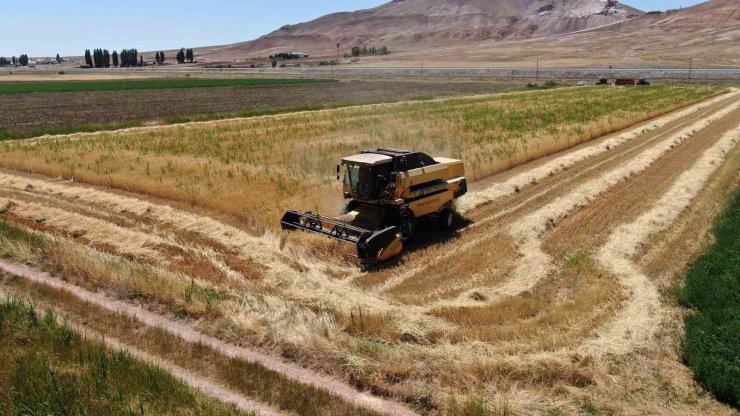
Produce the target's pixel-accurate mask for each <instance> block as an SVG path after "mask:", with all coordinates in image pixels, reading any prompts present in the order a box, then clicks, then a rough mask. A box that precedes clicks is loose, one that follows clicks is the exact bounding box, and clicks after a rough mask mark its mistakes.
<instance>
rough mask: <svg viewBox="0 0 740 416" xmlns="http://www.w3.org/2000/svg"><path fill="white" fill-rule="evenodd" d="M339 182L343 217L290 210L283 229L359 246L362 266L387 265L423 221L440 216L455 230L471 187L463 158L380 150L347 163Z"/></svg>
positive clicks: (443, 224)
mask: <svg viewBox="0 0 740 416" xmlns="http://www.w3.org/2000/svg"><path fill="white" fill-rule="evenodd" d="M337 180H343V183H344V197H345V199H348V201H347V203H346V205H345V207H344V209H343V210H342V212H341V214H340V215H339V216H338V217H327V216H324V215H320V214H315V213H313V212H297V211H288V212H286V213H285V215H284V216H283V218H282V220H281V221H280V223H281V225H282V227H283V229H286V230H305V231H309V232H314V233H318V234H322V235H325V236H327V237H330V238H333V239H336V240H339V241H344V242H347V243H351V244H354V245H356V246H357V257H358V259H359V260H360V263H361V264H363V265H365V266H367V265H371V264H373V263H376V262H379V261H386V260H388V259H391V258H393V257H395V256H397V255H398V254H399V253H401V251H402V250H403V243H404V242H407V241H409V240H411V239H412V238H413V236H414V234H416V229H417V224H418V222H417V220H418V219H420V218H428V217H436V219H437V221H438V222H439V225H440V226H441V227H442V228H449V227H451V226H452V223H453V218H454V211H453V201H454V200H455V199H457V198H459V197H461V196H462V195H464V194H465V193H466V192H467V190H468V188H467V181H466V179H465V166H464V164H463V162H462V161H461V160H455V159H447V158H442V157H437V158H432V157H429V156H428V155H426V154H424V153H421V152H414V151H409V150H398V149H389V148H379V149H373V150H366V151H363V152H362V153H360V154H359V155H355V156H350V157H346V158H344V159H342V164H341V165H338V166H337Z"/></svg>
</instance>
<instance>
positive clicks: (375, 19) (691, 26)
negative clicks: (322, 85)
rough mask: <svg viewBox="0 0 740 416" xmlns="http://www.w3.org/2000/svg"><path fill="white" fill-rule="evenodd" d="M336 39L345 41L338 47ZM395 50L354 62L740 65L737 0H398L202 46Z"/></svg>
mask: <svg viewBox="0 0 740 416" xmlns="http://www.w3.org/2000/svg"><path fill="white" fill-rule="evenodd" d="M337 44H339V45H340V48H339V49H337ZM356 45H367V46H381V45H385V46H387V47H388V48H390V50H391V51H392V54H391V55H389V56H376V57H364V58H362V59H361V60H360V62H359V63H355V65H366V66H388V65H393V66H407V65H412V66H415V65H418V64H419V61H420V60H424V61H425V62H427V63H428V65H437V66H491V65H499V66H519V65H530V64H531V63H532V62H533V61H534V60H535V59H539V60H540V61H541V62H543V63H545V65H549V66H582V65H607V64H608V65H648V66H653V65H661V66H663V65H667V66H683V65H686V64H687V63H688V60H689V58H694V62H695V63H696V64H697V65H700V66H713V65H725V66H726V65H731V66H737V65H740V58H738V57H740V8H739V7H738V3H737V0H710V1H707V2H705V3H702V4H699V5H696V6H693V7H688V8H685V9H682V10H672V11H668V12H663V13H643V12H642V11H640V10H637V9H634V8H632V7H630V6H627V5H624V4H622V3H618V2H617V1H613V0H519V1H507V0H394V1H392V2H390V3H386V4H384V5H382V6H379V7H376V8H374V9H368V10H360V11H356V12H347V13H335V14H330V15H327V16H324V17H321V18H318V19H316V20H313V21H310V22H306V23H301V24H296V25H287V26H284V27H282V28H281V29H279V30H277V31H275V32H272V33H270V34H268V35H265V36H262V37H260V38H258V39H255V40H252V41H249V42H242V43H237V44H233V45H226V46H219V47H211V48H202V49H200V50H198V56H199V57H200V58H204V60H205V61H206V62H215V61H224V62H234V61H243V60H245V59H247V58H249V57H267V56H268V55H271V54H274V53H276V52H287V51H302V52H307V53H310V54H311V55H312V56H314V57H332V58H335V57H337V56H338V55H341V54H343V53H345V52H348V51H349V50H350V48H351V47H352V46H356Z"/></svg>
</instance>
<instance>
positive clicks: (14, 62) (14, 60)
mask: <svg viewBox="0 0 740 416" xmlns="http://www.w3.org/2000/svg"><path fill="white" fill-rule="evenodd" d="M12 59H13V66H15V64H16V63H17V62H18V59H16V57H15V56H14V57H13V58H12Z"/></svg>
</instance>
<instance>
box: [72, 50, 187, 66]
mask: <svg viewBox="0 0 740 416" xmlns="http://www.w3.org/2000/svg"><path fill="white" fill-rule="evenodd" d="M59 59H60V58H59V57H58V55H57V60H59ZM165 59H166V57H165V54H164V52H162V51H159V52H157V53H155V56H154V61H155V62H156V63H157V65H163V64H164V63H165ZM194 61H195V56H194V53H193V50H192V49H187V50H186V49H184V48H183V49H180V51H179V52H177V63H180V64H181V63H185V62H194ZM85 65H87V67H88V68H110V67H111V66H113V67H119V66H120V67H121V68H131V67H137V66H145V65H146V63H145V62H144V56H143V55H140V54H139V51H138V50H137V49H123V50H121V53H118V52H116V51H113V52H112V53H110V52H108V50H107V49H94V50H93V51H92V52H90V49H87V50H85Z"/></svg>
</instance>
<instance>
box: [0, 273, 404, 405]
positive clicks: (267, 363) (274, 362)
mask: <svg viewBox="0 0 740 416" xmlns="http://www.w3.org/2000/svg"><path fill="white" fill-rule="evenodd" d="M0 269H2V270H3V271H5V272H6V273H9V274H12V275H14V276H19V277H23V278H25V279H28V280H29V281H32V282H35V283H39V284H43V285H46V286H49V287H52V288H55V289H60V290H64V291H67V292H69V293H71V294H73V295H75V296H76V297H78V298H79V299H81V300H83V301H85V302H89V303H91V304H94V305H96V306H100V307H103V308H106V309H108V310H110V311H113V312H117V313H121V314H124V315H127V316H130V317H132V318H135V319H137V320H138V321H140V322H142V323H144V324H146V325H148V326H151V327H155V328H161V329H163V330H165V331H167V332H169V333H170V334H173V335H176V336H179V337H181V338H182V339H184V340H185V341H187V342H191V343H200V344H203V345H206V346H208V347H210V348H212V349H214V350H216V351H218V352H220V353H222V354H224V355H225V356H226V357H229V358H237V359H240V360H244V361H248V362H252V363H258V364H261V365H263V366H264V367H265V368H268V369H270V370H272V371H275V372H278V373H280V374H283V375H285V376H286V377H288V378H290V379H293V380H296V381H298V382H300V383H303V384H306V385H310V386H313V387H316V388H320V389H324V390H326V391H328V392H330V393H331V394H334V395H336V396H339V397H341V398H343V399H345V400H347V401H349V402H351V403H355V404H357V405H359V406H363V407H366V408H369V409H373V410H376V411H378V412H381V413H385V414H389V415H415V414H416V413H414V412H413V411H411V410H410V409H409V408H408V407H406V406H404V405H402V404H400V403H395V402H391V401H388V400H385V399H381V398H379V397H375V396H370V395H368V394H366V393H362V392H359V391H357V390H355V389H354V388H352V387H351V386H349V385H347V384H345V383H342V382H340V381H338V380H335V379H332V378H329V377H327V376H323V375H320V374H317V373H314V372H312V371H309V370H306V369H303V368H300V367H296V366H294V365H290V364H288V363H286V362H284V361H281V360H279V359H277V358H275V357H272V356H269V355H266V354H263V353H261V352H258V351H254V350H250V349H247V348H243V347H238V346H235V345H231V344H227V343H225V342H223V341H220V340H218V339H215V338H213V337H209V336H207V335H203V334H201V333H199V332H197V331H195V330H194V329H192V328H191V327H189V326H187V325H183V324H181V323H178V322H174V321H171V320H169V319H167V318H165V317H163V316H161V315H157V314H155V313H152V312H148V311H146V310H144V309H141V308H139V307H136V306H133V305H131V304H128V303H125V302H121V301H119V300H116V299H113V298H110V297H108V296H106V295H103V294H101V293H93V292H90V291H88V290H85V289H82V288H80V287H78V286H74V285H71V284H68V283H65V282H63V281H61V280H59V279H54V278H53V277H51V276H49V275H48V274H46V273H43V272H40V271H38V270H35V269H32V268H30V267H28V266H25V265H19V264H13V263H7V262H4V261H0ZM182 371H185V370H182Z"/></svg>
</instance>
